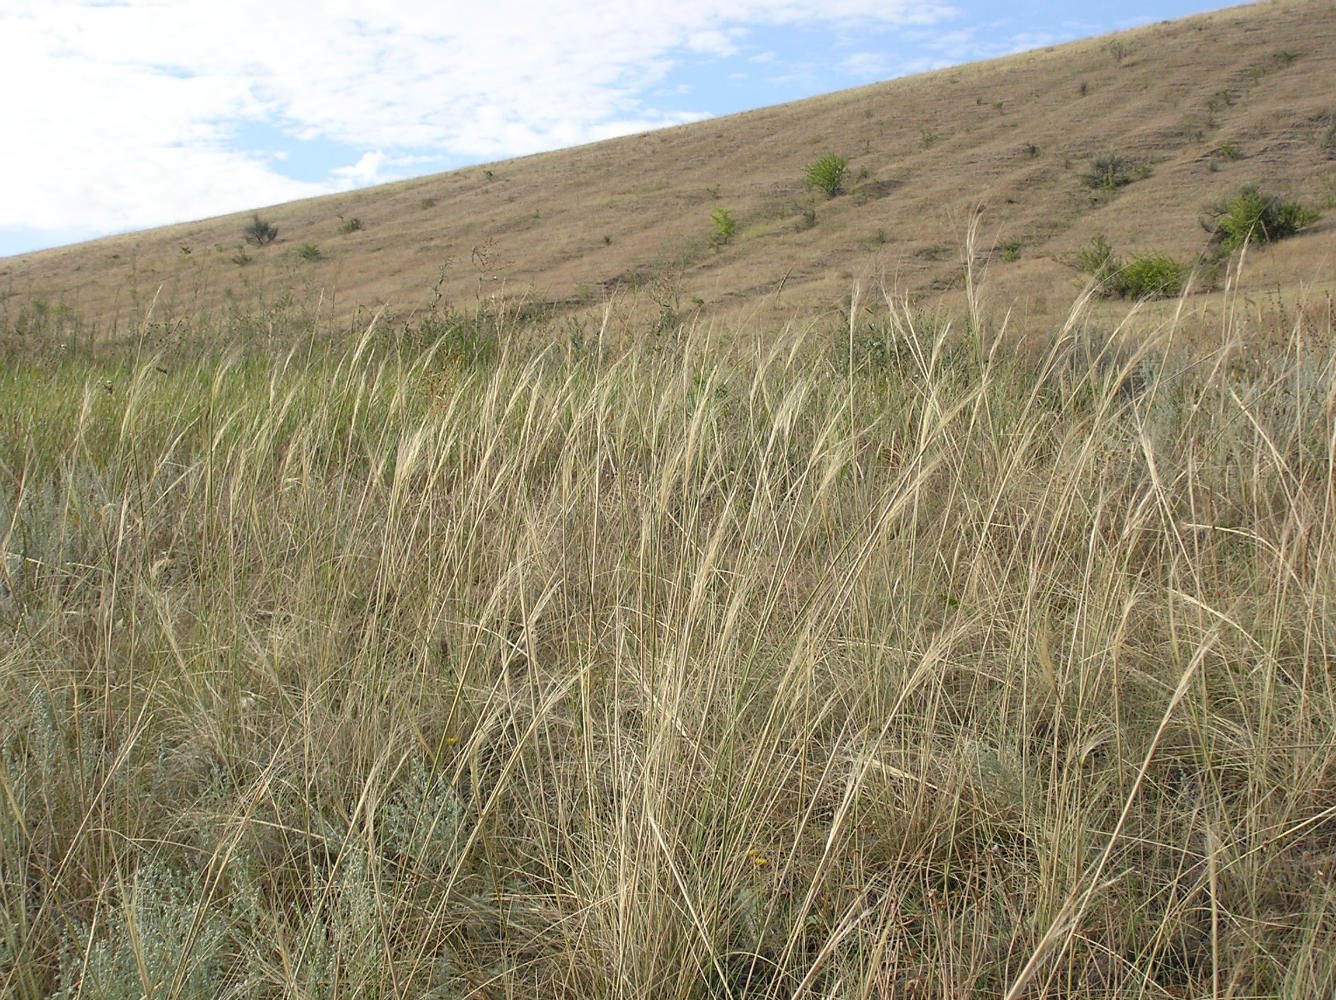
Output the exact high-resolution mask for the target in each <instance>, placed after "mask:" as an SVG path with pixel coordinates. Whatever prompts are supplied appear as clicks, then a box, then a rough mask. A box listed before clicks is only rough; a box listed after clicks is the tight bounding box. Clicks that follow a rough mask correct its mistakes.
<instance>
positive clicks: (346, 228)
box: [339, 215, 362, 233]
mask: <svg viewBox="0 0 1336 1000" xmlns="http://www.w3.org/2000/svg"><path fill="white" fill-rule="evenodd" d="M361 228H362V220H361V219H359V218H358V217H357V216H355V215H354V216H353V217H352V218H351V219H347V220H345V221H344V223H343V225H341V226H339V232H341V233H355V232H357V231H358V230H359V229H361Z"/></svg>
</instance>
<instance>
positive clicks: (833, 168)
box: [806, 153, 849, 198]
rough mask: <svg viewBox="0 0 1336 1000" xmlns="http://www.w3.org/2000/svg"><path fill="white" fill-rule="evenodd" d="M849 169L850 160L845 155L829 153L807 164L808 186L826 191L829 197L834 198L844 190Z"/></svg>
mask: <svg viewBox="0 0 1336 1000" xmlns="http://www.w3.org/2000/svg"><path fill="white" fill-rule="evenodd" d="M848 169H849V161H848V160H846V159H845V158H844V157H843V156H839V155H837V154H835V153H827V154H826V155H825V156H823V157H821V158H820V159H818V160H813V161H812V162H811V163H809V164H807V170H806V180H807V186H808V187H813V188H816V189H817V190H819V191H824V192H825V193H826V197H827V198H834V197H835V196H836V195H837V194H839V193H841V192H842V191H843V190H844V176H845V174H846V172H847V171H848Z"/></svg>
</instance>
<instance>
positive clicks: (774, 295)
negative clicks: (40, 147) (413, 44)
mask: <svg viewBox="0 0 1336 1000" xmlns="http://www.w3.org/2000/svg"><path fill="white" fill-rule="evenodd" d="M1112 41H1114V42H1117V43H1118V46H1119V48H1118V51H1117V53H1115V52H1114V51H1113V50H1112V49H1111V46H1110V42H1111V40H1110V39H1091V40H1088V41H1082V42H1077V43H1073V44H1070V45H1063V46H1058V47H1055V48H1050V49H1044V50H1037V51H1034V52H1029V53H1025V54H1023V55H1017V56H1012V57H1008V58H1005V59H1000V60H994V61H990V62H986V63H979V64H975V65H970V66H962V67H957V68H953V69H948V70H943V71H941V72H936V73H930V74H925V75H922V76H918V77H911V78H907V79H901V80H894V81H890V82H886V83H880V84H876V85H873V86H869V87H863V88H859V89H855V90H849V91H844V92H841V93H837V94H831V95H827V96H824V97H820V98H815V99H812V100H809V101H803V102H799V103H795V104H791V105H786V106H782V107H774V108H767V109H763V110H759V111H754V112H749V113H746V114H740V115H734V116H730V117H727V118H721V119H718V120H714V121H706V122H702V123H699V124H695V125H691V126H686V127H683V128H677V129H669V130H665V131H661V132H655V133H652V134H645V135H637V136H630V137H627V138H624V139H618V140H614V141H610V142H604V143H599V144H595V145H590V146H585V147H581V148H578V149H571V150H564V151H561V152H555V153H550V154H544V155H540V156H532V157H527V158H524V159H518V160H513V161H508V162H505V163H496V164H491V165H489V166H488V167H486V168H483V167H478V168H469V169H466V170H460V171H456V172H453V173H448V174H441V175H437V176H433V177H425V178H421V179H417V180H412V181H406V182H403V183H400V184H396V185H390V186H387V187H383V188H376V189H373V190H365V191H359V192H355V193H350V194H346V195H339V196H334V197H329V198H322V199H316V200H312V201H306V202H298V203H293V204H290V205H282V206H277V207H275V208H272V209H269V210H264V211H262V214H263V216H264V217H265V218H266V219H272V220H273V221H274V222H276V223H277V224H278V226H279V241H278V243H276V244H274V245H272V246H268V247H264V248H255V247H248V246H246V245H244V244H243V241H242V232H243V229H244V228H245V226H246V225H247V224H248V223H249V222H250V221H251V213H250V212H249V211H247V212H245V213H240V214H238V215H235V216H228V217H224V218H219V219H212V220H205V221H202V222H197V223H189V224H185V225H180V226H174V227H169V228H166V229H160V230H154V231H151V232H145V233H137V234H131V235H128V236H122V237H115V238H111V239H107V240H99V241H97V242H93V243H89V244H83V245H80V246H75V247H69V248H64V249H60V250H53V251H50V252H45V253H37V254H30V255H25V256H23V257H19V258H11V259H7V260H3V261H0V294H5V295H6V298H5V299H4V301H3V302H0V309H2V310H4V311H5V312H4V316H3V317H0V322H6V323H12V321H13V318H14V316H16V315H17V314H18V313H19V311H20V310H21V309H22V308H24V307H26V306H28V305H29V304H30V303H32V302H33V301H40V302H43V303H45V305H46V306H47V307H48V308H49V309H52V310H55V309H59V308H61V307H64V308H66V309H67V310H69V317H68V318H69V320H70V325H71V326H73V325H76V324H79V325H82V327H83V328H84V329H85V330H90V329H95V330H96V332H97V335H99V336H103V337H106V336H115V335H119V336H124V335H125V334H126V332H127V331H134V330H136V329H137V328H138V325H139V323H140V321H141V319H142V317H143V316H144V314H145V312H146V310H147V308H148V304H149V302H150V301H155V302H156V306H155V316H156V318H157V320H158V322H159V323H160V325H161V328H162V330H163V331H164V336H168V335H170V333H171V331H172V330H173V329H174V328H175V326H176V324H177V323H178V322H182V321H184V322H186V323H187V324H189V325H194V323H195V321H196V319H197V317H198V316H199V314H200V312H201V311H202V310H203V309H205V308H208V309H211V310H216V311H217V312H218V314H219V315H220V316H221V315H223V314H226V313H227V312H228V311H230V310H232V309H234V308H235V304H236V303H237V302H238V301H240V302H251V301H253V300H254V299H255V297H256V295H257V294H258V293H263V295H264V296H266V297H267V298H268V300H269V301H271V302H277V301H281V300H282V298H283V297H284V296H285V295H293V296H295V297H296V298H297V299H299V300H302V301H305V300H307V299H314V298H316V297H317V293H318V292H319V291H320V290H324V291H325V293H326V296H325V301H324V303H323V305H322V309H323V310H324V311H325V312H326V313H327V314H328V315H329V316H330V317H331V319H332V320H333V321H334V322H336V323H338V324H340V325H343V324H345V323H350V322H353V323H360V324H361V325H365V323H366V322H367V321H368V319H369V318H370V316H371V315H372V314H373V313H375V312H376V311H378V310H380V309H381V308H382V307H385V306H387V305H388V308H389V311H390V315H392V316H396V317H402V316H403V315H405V314H407V313H409V312H411V311H413V310H414V309H420V308H422V307H423V306H424V305H425V304H426V301H427V298H428V295H429V293H428V291H427V290H428V289H430V288H431V287H432V286H433V284H434V283H435V282H436V280H437V277H438V275H439V274H440V273H441V270H442V267H443V266H444V269H445V270H444V274H445V279H444V282H443V284H442V286H441V287H442V291H443V292H444V295H445V298H446V300H447V301H449V302H452V303H454V304H456V305H461V306H462V305H465V304H472V303H474V302H476V301H479V300H481V301H483V302H487V301H489V300H490V299H491V297H492V296H493V295H495V294H498V293H500V294H502V295H504V296H505V297H507V298H509V299H512V300H513V299H516V298H519V297H523V298H524V299H525V300H526V301H527V303H528V306H529V308H530V309H531V310H533V311H535V312H545V313H548V314H556V315H560V316H570V317H573V318H575V319H578V320H580V321H582V322H585V323H589V322H594V323H597V322H598V321H599V320H600V318H601V315H602V311H603V309H604V308H605V304H606V303H607V302H609V301H611V302H612V303H613V304H614V305H615V306H616V308H618V309H624V310H626V311H627V312H628V313H634V314H636V315H638V316H640V317H643V316H644V315H646V314H649V315H654V316H657V315H658V314H659V313H660V312H661V311H663V310H664V309H668V310H670V311H673V312H676V313H678V314H680V315H683V316H698V317H700V318H703V319H705V320H716V321H719V322H722V323H723V324H724V325H725V326H727V327H730V328H735V329H736V328H741V327H746V328H748V329H754V328H756V327H758V326H760V327H766V328H769V327H778V326H782V325H783V324H784V323H786V322H787V321H788V320H789V319H791V318H792V317H793V316H794V315H803V316H805V317H811V316H815V315H818V314H822V313H826V312H828V311H829V310H830V307H831V304H832V303H836V302H838V301H839V300H840V298H841V297H842V296H844V295H846V294H847V292H848V289H849V288H850V287H851V286H852V285H853V284H854V282H855V281H862V282H863V283H864V284H880V283H884V284H887V285H889V286H892V287H894V288H896V289H897V291H898V293H899V294H901V295H905V296H908V297H912V298H913V299H915V301H916V302H917V303H918V304H919V305H921V306H922V307H924V308H926V309H928V310H930V311H932V310H935V309H936V308H937V307H938V305H939V304H941V305H944V306H945V307H947V308H949V309H951V310H956V311H958V312H960V311H963V309H964V308H965V303H964V289H963V282H962V261H961V257H960V253H959V248H960V245H961V243H962V240H963V236H964V232H965V230H966V229H967V228H968V227H969V225H970V222H971V219H972V218H973V214H974V212H975V210H976V209H977V208H978V207H979V206H980V205H983V206H985V212H984V222H983V225H982V227H981V230H980V232H981V235H982V237H983V243H984V245H983V246H981V247H980V249H987V247H989V246H993V245H994V244H995V245H996V246H997V247H999V248H1000V247H1004V246H1010V245H1014V246H1015V249H1014V251H1013V255H1014V256H1016V258H1017V259H1015V260H1014V261H1007V260H1003V259H1002V251H1001V250H1000V249H999V250H996V251H994V256H995V258H996V259H995V263H994V266H993V267H992V268H991V269H990V272H989V286H990V295H991V297H992V300H993V301H995V302H998V303H1003V304H1005V306H1006V307H1008V308H1011V309H1013V310H1014V311H1015V313H1016V315H1017V317H1024V318H1025V321H1026V326H1027V327H1029V328H1034V329H1043V330H1045V331H1048V330H1051V329H1055V328H1056V327H1057V326H1059V325H1060V324H1061V322H1062V320H1063V317H1064V314H1065V312H1066V309H1067V307H1068V304H1069V303H1070V301H1071V300H1072V299H1073V298H1074V297H1075V296H1076V294H1078V292H1079V290H1080V288H1081V287H1082V285H1083V283H1084V276H1083V275H1081V274H1079V273H1078V271H1077V270H1076V268H1075V267H1074V266H1073V262H1074V258H1075V255H1076V252H1077V251H1078V250H1079V249H1080V248H1081V247H1083V246H1085V245H1086V244H1087V243H1088V242H1089V240H1090V239H1091V237H1092V236H1094V235H1095V234H1096V233H1104V234H1105V235H1107V237H1108V238H1109V240H1110V241H1111V242H1112V244H1113V246H1114V247H1115V248H1116V249H1117V251H1118V252H1119V253H1120V254H1123V255H1135V254H1145V253H1152V252H1163V253H1167V254H1170V255H1171V256H1173V257H1175V258H1177V259H1180V260H1186V261H1191V260H1193V259H1195V257H1196V255H1197V254H1198V253H1200V252H1201V251H1202V250H1204V249H1205V246H1206V234H1205V233H1204V232H1203V231H1202V229H1201V227H1200V226H1199V224H1198V219H1199V216H1200V215H1201V214H1202V212H1203V210H1204V208H1205V207H1206V206H1207V205H1208V204H1210V203H1211V202H1214V201H1217V200H1218V199H1220V198H1221V197H1223V196H1225V195H1227V194H1229V193H1230V192H1231V191H1233V190H1234V189H1235V188H1237V187H1238V186H1239V185H1241V184H1243V183H1245V182H1256V183H1260V184H1263V185H1264V186H1266V187H1268V188H1270V189H1272V190H1275V191H1276V192H1277V193H1278V194H1280V195H1282V196H1284V197H1286V198H1297V199H1300V200H1302V201H1303V202H1304V203H1305V204H1307V205H1310V206H1312V207H1315V208H1319V209H1322V208H1323V207H1324V205H1327V204H1328V203H1331V204H1336V161H1333V160H1332V159H1331V149H1330V141H1329V133H1330V131H1331V122H1332V117H1331V116H1332V114H1333V98H1332V95H1331V87H1330V85H1329V81H1331V80H1332V79H1336V13H1333V8H1332V5H1331V4H1330V3H1328V2H1325V0H1282V2H1278V3H1265V4H1256V5H1253V6H1247V7H1237V8H1231V9H1228V10H1223V11H1219V12H1216V13H1212V14H1206V15H1202V16H1198V17H1193V18H1188V19H1184V20H1181V21H1176V22H1172V23H1166V24H1157V25H1151V26H1147V27H1145V28H1141V29H1137V30H1135V31H1131V32H1125V33H1123V34H1121V35H1118V36H1116V38H1114V39H1112ZM926 134H931V135H933V136H935V137H936V139H935V141H933V142H931V143H928V142H925V141H924V136H925V135H926ZM1222 149H1223V150H1227V151H1228V155H1224V154H1223V153H1221V152H1220V151H1221V150H1222ZM827 151H830V152H835V153H838V154H840V155H842V156H845V157H847V158H848V161H849V176H848V183H847V185H846V188H847V192H848V193H847V194H845V195H843V196H841V197H839V198H836V199H834V200H830V201H827V200H826V199H825V198H824V196H818V195H816V194H815V193H814V192H812V191H810V190H808V189H807V188H805V187H804V184H803V177H804V166H805V165H806V164H807V163H810V162H811V161H813V160H815V159H816V158H817V157H819V156H821V155H822V154H823V153H826V152H827ZM1111 154H1112V155H1114V156H1116V157H1119V158H1121V159H1122V160H1125V161H1126V163H1127V164H1128V169H1129V174H1128V176H1129V177H1138V176H1140V174H1139V171H1141V170H1142V169H1148V170H1149V171H1150V174H1149V176H1146V177H1144V178H1142V179H1138V180H1134V181H1133V182H1132V183H1130V184H1127V185H1125V186H1122V187H1119V188H1117V189H1116V190H1114V191H1103V190H1099V189H1092V188H1091V186H1090V184H1089V183H1088V182H1087V180H1086V175H1087V174H1088V173H1090V171H1091V170H1092V162H1093V161H1094V160H1095V159H1096V158H1100V157H1108V156H1109V155H1111ZM809 201H811V204H810V206H809V204H808V203H809ZM720 207H723V208H727V209H729V210H730V211H731V212H732V213H733V217H734V218H735V220H736V222H737V234H736V236H735V237H734V238H733V239H732V240H731V241H730V242H729V244H728V245H727V246H726V247H724V248H722V249H720V250H719V251H718V252H716V251H715V250H714V249H712V248H711V247H710V245H709V238H710V236H711V235H712V234H713V233H714V232H715V229H714V225H713V223H712V222H711V219H710V213H711V212H712V211H713V210H715V209H717V208H720ZM808 209H810V210H811V211H812V212H813V213H814V215H813V218H814V220H815V225H813V226H811V227H810V228H809V227H807V226H806V224H805V221H804V215H803V213H804V211H805V210H808ZM1328 215H1329V216H1330V212H1329V211H1328ZM352 218H356V219H358V220H359V221H360V222H361V224H362V225H361V228H360V229H357V230H356V231H352V232H342V231H341V230H342V229H343V228H345V223H346V220H347V219H352ZM306 244H314V245H316V246H318V247H319V249H320V252H321V255H322V260H320V261H315V262H307V261H303V260H302V259H301V258H300V257H299V256H298V249H299V248H300V247H302V246H304V245H306ZM183 250H189V251H190V253H189V254H186V253H184V252H183ZM238 252H241V253H245V254H246V255H248V256H249V257H250V258H251V261H250V263H248V264H245V265H238V264H237V263H235V262H234V257H236V255H237V254H238ZM1334 261H1336V229H1333V227H1332V226H1331V224H1330V221H1329V219H1328V220H1326V221H1319V222H1318V224H1317V225H1316V226H1314V227H1313V228H1312V229H1310V230H1309V231H1307V232H1305V233H1304V234H1303V235H1302V236H1301V237H1299V238H1298V239H1296V240H1294V241H1291V242H1290V243H1289V244H1288V245H1286V244H1281V245H1279V246H1277V247H1275V248H1272V249H1269V250H1268V251H1267V252H1266V253H1265V254H1258V255H1257V257H1256V259H1255V260H1254V262H1253V264H1252V266H1251V267H1250V269H1249V271H1248V277H1247V281H1248V284H1247V286H1245V288H1244V289H1243V290H1244V291H1245V292H1247V293H1249V294H1251V295H1253V296H1254V297H1255V298H1258V299H1260V300H1264V301H1269V300H1271V299H1280V300H1281V301H1282V302H1284V303H1285V304H1287V305H1288V306H1289V307H1293V306H1294V305H1295V304H1296V303H1298V302H1300V301H1308V302H1310V303H1312V302H1316V301H1318V300H1319V299H1320V297H1321V295H1322V294H1324V293H1325V292H1328V291H1336V288H1333V286H1332V277H1331V276H1332V273H1333V262H1334ZM1204 284H1205V282H1204V280H1199V281H1198V282H1197V283H1196V285H1195V288H1196V289H1198V290H1200V289H1202V288H1203V286H1204ZM336 292H337V294H335V293H336ZM359 313H360V319H359V318H358V316H359ZM1113 315H1114V316H1115V318H1114V319H1113V322H1117V319H1118V318H1119V317H1117V316H1116V313H1115V314H1113ZM1222 316H1223V308H1222V306H1221V303H1220V300H1219V297H1218V296H1215V295H1207V294H1202V295H1198V296H1195V297H1194V298H1193V299H1191V300H1190V301H1189V303H1188V305H1187V308H1186V311H1185V314H1184V316H1183V317H1181V318H1180V320H1179V324H1180V327H1181V328H1182V329H1183V330H1184V332H1185V333H1186V332H1189V327H1191V329H1192V330H1193V331H1196V330H1205V331H1208V333H1209V332H1212V331H1215V330H1217V329H1219V326H1220V324H1221V322H1222Z"/></svg>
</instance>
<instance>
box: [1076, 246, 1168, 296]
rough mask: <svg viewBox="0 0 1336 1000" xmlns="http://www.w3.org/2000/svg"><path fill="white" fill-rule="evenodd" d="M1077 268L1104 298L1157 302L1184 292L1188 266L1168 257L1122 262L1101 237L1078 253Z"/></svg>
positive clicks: (1154, 255) (1146, 256)
mask: <svg viewBox="0 0 1336 1000" xmlns="http://www.w3.org/2000/svg"><path fill="white" fill-rule="evenodd" d="M1076 266H1077V267H1079V268H1080V269H1081V270H1082V271H1084V272H1086V273H1087V274H1089V275H1091V276H1093V277H1094V279H1095V281H1096V282H1098V284H1099V285H1100V290H1101V292H1102V294H1104V295H1106V296H1117V297H1118V298H1122V299H1158V298H1165V297H1167V296H1171V295H1177V294H1179V293H1180V292H1181V291H1182V290H1183V283H1184V278H1185V277H1186V275H1187V270H1188V269H1187V266H1186V265H1185V264H1183V263H1182V262H1181V261H1177V260H1175V259H1174V258H1172V257H1170V256H1169V255H1168V254H1163V253H1147V254H1141V255H1139V256H1136V257H1133V258H1132V259H1131V260H1130V261H1126V262H1125V261H1123V260H1121V259H1120V258H1118V257H1117V256H1115V255H1114V252H1113V247H1112V246H1110V245H1109V241H1108V240H1107V239H1106V238H1105V237H1104V234H1103V233H1098V234H1096V235H1095V236H1094V237H1092V238H1091V240H1090V243H1089V245H1088V246H1087V247H1086V248H1085V249H1084V250H1081V251H1079V252H1078V253H1077V255H1076Z"/></svg>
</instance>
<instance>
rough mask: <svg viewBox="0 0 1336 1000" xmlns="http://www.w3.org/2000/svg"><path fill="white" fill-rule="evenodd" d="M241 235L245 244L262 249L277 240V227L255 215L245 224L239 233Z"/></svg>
mask: <svg viewBox="0 0 1336 1000" xmlns="http://www.w3.org/2000/svg"><path fill="white" fill-rule="evenodd" d="M241 234H242V236H244V237H245V238H246V242H247V243H250V244H252V245H254V246H257V247H262V246H264V245H265V244H267V243H272V242H274V240H276V239H278V226H276V225H274V224H273V223H272V222H270V221H268V220H267V219H261V218H260V217H259V216H258V215H255V216H252V217H251V221H250V222H248V223H246V227H245V228H244V229H243V230H242V231H241Z"/></svg>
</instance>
